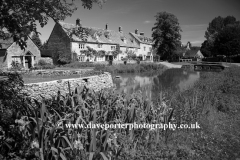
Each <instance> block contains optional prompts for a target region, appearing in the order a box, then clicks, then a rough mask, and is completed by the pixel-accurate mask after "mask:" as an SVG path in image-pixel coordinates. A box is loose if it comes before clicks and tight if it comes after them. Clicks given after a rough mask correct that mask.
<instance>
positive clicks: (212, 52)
mask: <svg viewBox="0 0 240 160" xmlns="http://www.w3.org/2000/svg"><path fill="white" fill-rule="evenodd" d="M239 25H240V22H239V21H237V20H236V18H235V17H233V16H227V17H225V18H224V17H221V16H218V17H216V18H214V19H213V20H212V21H211V22H210V23H209V26H208V28H207V31H206V32H205V38H206V40H205V41H204V42H203V44H202V46H201V52H202V53H203V55H204V56H208V57H210V56H216V55H219V54H220V52H219V51H220V48H222V47H220V48H219V45H220V43H216V39H219V38H220V37H221V38H220V39H221V42H222V43H223V42H224V43H228V42H226V41H223V40H222V39H223V37H222V36H223V35H221V34H224V36H227V35H226V34H225V33H226V32H232V31H230V30H231V29H233V27H237V26H239ZM229 26H232V27H230V28H231V29H230V28H229ZM225 30H226V31H225ZM234 32H236V30H235V31H234ZM219 36H220V37H219ZM234 37H235V36H234ZM228 40H230V39H228ZM232 53H233V52H232ZM221 54H222V52H221ZM225 54H227V53H226V52H225Z"/></svg>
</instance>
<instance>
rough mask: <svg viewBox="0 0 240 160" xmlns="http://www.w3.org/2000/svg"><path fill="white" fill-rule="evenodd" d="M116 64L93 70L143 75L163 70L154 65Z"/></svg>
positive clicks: (159, 65) (159, 66)
mask: <svg viewBox="0 0 240 160" xmlns="http://www.w3.org/2000/svg"><path fill="white" fill-rule="evenodd" d="M124 62H126V64H125V63H124V64H117V65H112V66H105V67H102V68H98V67H95V68H94V70H102V71H105V72H110V73H145V72H158V71H163V70H165V67H164V66H163V65H161V64H154V63H140V64H127V61H124Z"/></svg>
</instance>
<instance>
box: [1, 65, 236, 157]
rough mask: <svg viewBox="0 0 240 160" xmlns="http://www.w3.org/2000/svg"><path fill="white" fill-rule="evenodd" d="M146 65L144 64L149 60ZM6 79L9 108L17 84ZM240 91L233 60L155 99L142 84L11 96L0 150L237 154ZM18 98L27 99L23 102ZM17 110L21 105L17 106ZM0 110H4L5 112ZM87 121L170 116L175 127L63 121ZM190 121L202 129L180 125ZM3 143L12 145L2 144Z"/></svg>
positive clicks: (152, 120) (160, 120) (154, 120)
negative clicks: (130, 90) (124, 89)
mask: <svg viewBox="0 0 240 160" xmlns="http://www.w3.org/2000/svg"><path fill="white" fill-rule="evenodd" d="M144 65H145V66H144V67H143V68H146V67H149V68H153V67H154V66H151V65H148V64H144ZM126 66H128V65H126ZM121 67H122V66H121ZM15 76H16V75H15ZM10 79H11V80H10V81H9V82H13V81H16V80H17V79H18V78H16V77H12V78H10ZM18 80H19V79H18ZM9 82H8V81H4V82H0V83H3V85H0V87H6V86H9V87H10V88H16V86H15V85H14V84H16V83H9ZM17 84H18V83H17ZM20 84H21V83H20ZM69 85H70V84H69ZM9 87H8V88H3V89H4V91H6V92H12V91H13V93H14V94H12V93H9V94H6V95H9V97H7V99H8V101H6V103H4V104H3V105H1V107H5V108H8V107H9V104H8V102H10V104H11V101H9V100H10V99H12V98H13V97H11V96H13V95H17V96H18V94H16V93H19V92H18V91H16V92H15V90H12V89H9ZM1 89H2V88H1ZM239 93H240V73H239V67H231V68H229V69H226V70H224V71H223V72H220V73H203V74H201V77H200V80H199V81H198V82H197V83H196V84H195V85H194V86H193V88H190V89H187V90H185V91H183V92H174V93H173V92H171V91H169V92H166V93H162V92H161V93H160V94H159V95H160V96H159V100H158V102H157V103H154V104H153V103H151V102H150V101H148V100H144V99H143V97H142V93H141V92H137V93H134V94H132V95H130V96H129V95H126V94H118V93H116V92H115V91H112V90H107V89H106V90H101V91H99V92H94V91H93V90H91V89H89V88H88V87H86V86H79V87H78V88H76V89H75V90H74V91H71V90H69V94H67V95H66V96H61V94H60V93H59V94H58V96H57V97H53V98H52V99H49V100H44V99H43V100H42V101H41V102H38V101H34V100H32V101H24V99H25V98H24V97H18V98H17V105H16V102H15V103H12V104H13V105H14V104H15V106H14V107H12V108H11V109H14V111H13V112H11V121H9V117H8V118H7V120H8V121H6V120H5V121H2V119H1V121H0V124H1V125H0V126H1V127H0V128H1V129H0V132H2V133H4V134H3V136H2V137H3V140H4V141H2V139H1V140H0V142H1V143H0V149H1V152H0V158H1V159H3V160H13V159H19V160H23V159H33V158H35V157H36V158H38V159H41V160H46V159H71V160H75V159H76V160H77V159H89V160H99V159H104V160H107V159H112V160H122V159H237V158H238V157H239V156H240V151H239V147H240V142H239V138H240V137H239V132H240V127H239V123H240V119H239V114H240V108H239V104H240V103H239V102H240V97H239V96H240V94H239ZM0 94H1V93H0ZM4 95H5V94H4ZM4 95H3V96H4ZM1 97H2V96H0V98H1ZM1 100H5V99H1ZM14 100H16V98H14ZM20 102H25V103H24V105H21V104H22V103H20ZM15 107H18V108H17V109H16V108H15ZM5 108H4V110H3V111H5V110H6V109H5ZM25 109H27V110H25ZM20 110H21V111H23V110H24V111H25V112H21V114H18V112H19V111H20ZM1 113H2V112H0V114H1ZM3 115H4V116H7V115H8V114H6V112H5V113H4V114H3ZM0 118H2V116H0ZM15 122H16V123H15ZM90 122H91V124H118V123H120V124H125V123H128V124H129V123H131V124H132V123H134V122H135V123H137V124H144V123H145V124H169V123H172V124H176V125H177V126H176V127H177V128H176V130H171V129H166V130H161V129H152V130H150V129H143V128H138V129H136V128H134V129H132V130H129V128H121V129H119V128H118V129H110V128H109V129H107V130H105V129H104V128H101V127H96V128H81V129H80V128H78V129H77V127H71V128H69V127H67V125H68V124H73V126H75V125H81V124H89V123H90ZM196 122H198V123H199V124H200V129H180V128H178V127H180V124H194V123H196ZM10 133H11V134H10ZM2 142H3V143H2ZM6 142H8V143H7V145H6ZM9 146H11V149H8V147H9Z"/></svg>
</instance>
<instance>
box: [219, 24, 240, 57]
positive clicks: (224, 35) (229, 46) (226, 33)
mask: <svg viewBox="0 0 240 160" xmlns="http://www.w3.org/2000/svg"><path fill="white" fill-rule="evenodd" d="M214 50H215V52H216V53H218V55H225V56H227V57H229V56H232V55H238V54H239V53H240V25H229V26H227V27H225V29H224V30H222V31H220V32H219V33H218V36H217V37H216V39H215V42H214Z"/></svg>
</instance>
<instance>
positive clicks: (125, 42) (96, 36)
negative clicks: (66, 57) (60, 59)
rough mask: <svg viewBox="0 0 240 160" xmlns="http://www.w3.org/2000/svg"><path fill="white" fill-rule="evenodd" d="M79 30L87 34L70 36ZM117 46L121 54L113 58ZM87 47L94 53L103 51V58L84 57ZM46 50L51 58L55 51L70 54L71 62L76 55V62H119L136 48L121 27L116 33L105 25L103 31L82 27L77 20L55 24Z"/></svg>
mask: <svg viewBox="0 0 240 160" xmlns="http://www.w3.org/2000/svg"><path fill="white" fill-rule="evenodd" d="M81 28H82V30H83V31H86V32H87V33H88V34H81V33H80V34H75V33H74V34H72V33H73V31H74V30H77V31H78V29H81ZM84 35H85V36H84ZM82 37H84V38H82ZM117 45H119V47H120V50H121V51H122V53H120V54H119V55H117V56H114V51H116V49H117ZM89 47H90V48H92V49H94V50H96V51H104V52H105V56H103V57H102V56H98V57H95V56H90V55H86V54H85V53H84V51H86V50H87V49H88V48H89ZM48 48H49V49H50V50H52V51H53V57H54V54H55V53H56V52H54V51H55V50H61V51H62V52H65V53H67V54H70V56H71V60H74V54H76V55H77V58H78V61H87V60H89V61H105V60H121V58H122V57H126V51H129V50H132V51H134V52H136V51H137V49H138V46H137V45H135V44H134V43H132V42H131V40H130V36H129V35H128V34H125V33H124V32H123V29H122V27H119V29H118V31H113V30H109V29H108V25H107V24H106V26H105V28H104V29H101V28H93V27H82V24H81V21H80V20H79V19H77V20H76V24H69V23H64V22H59V23H56V24H55V26H54V28H53V31H52V33H51V35H50V37H49V40H48Z"/></svg>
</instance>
